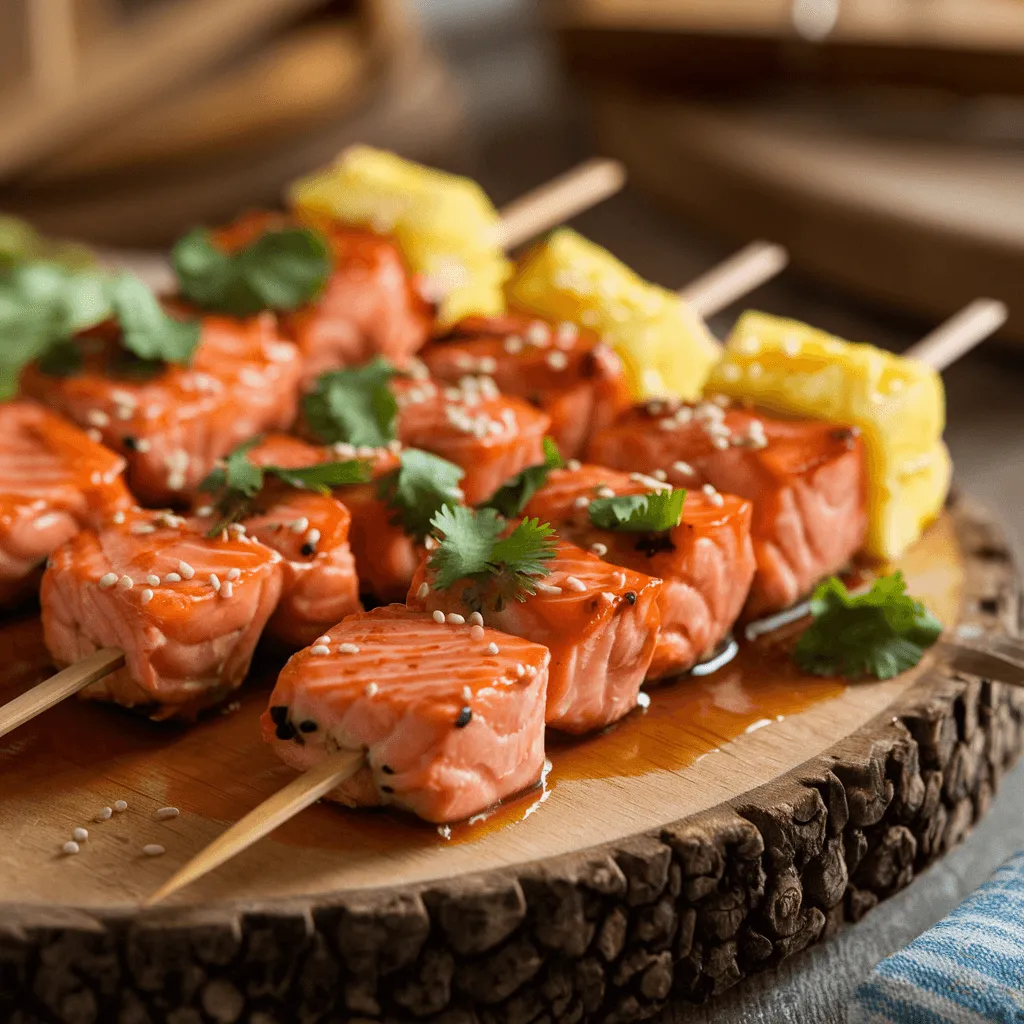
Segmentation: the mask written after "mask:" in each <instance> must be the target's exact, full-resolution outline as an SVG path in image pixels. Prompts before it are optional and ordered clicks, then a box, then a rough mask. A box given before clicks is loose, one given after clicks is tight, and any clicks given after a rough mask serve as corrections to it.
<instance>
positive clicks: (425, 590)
mask: <svg viewBox="0 0 1024 1024" xmlns="http://www.w3.org/2000/svg"><path fill="white" fill-rule="evenodd" d="M429 593H430V584H429V583H426V582H424V583H421V584H420V585H419V587H418V588H417V590H416V596H417V597H418V598H419V599H420V600H421V601H422V600H423V598H425V597H426V596H427V594H429Z"/></svg>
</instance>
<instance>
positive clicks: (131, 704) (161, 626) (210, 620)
mask: <svg viewBox="0 0 1024 1024" xmlns="http://www.w3.org/2000/svg"><path fill="white" fill-rule="evenodd" d="M118 520H119V521H118V522H115V523H112V524H111V525H108V526H106V527H104V528H103V529H101V530H98V531H96V530H83V531H81V532H80V533H78V534H77V535H76V536H75V537H73V538H72V539H71V540H70V541H68V542H67V543H66V544H64V545H62V546H61V547H59V548H58V549H57V550H56V551H54V552H53V554H51V556H50V559H49V563H48V565H47V569H46V571H45V573H44V574H43V584H42V592H41V599H42V606H43V634H44V639H45V642H46V646H47V649H48V650H49V652H50V654H51V656H52V657H53V660H54V662H55V664H57V665H58V666H64V665H72V664H74V663H76V662H79V661H80V660H82V659H83V658H86V657H87V656H89V655H90V654H92V653H93V652H96V651H101V650H109V649H111V648H119V649H120V650H122V651H123V652H124V660H125V665H124V668H121V669H118V670H117V671H114V672H111V673H109V674H107V675H106V676H104V677H102V678H100V679H98V680H97V681H95V682H93V683H91V684H90V685H88V686H86V687H85V689H84V690H82V695H83V697H85V698H87V699H91V700H102V701H109V702H114V703H117V704H120V705H122V706H123V707H128V708H137V709H139V710H141V711H144V712H145V713H146V714H148V715H149V716H150V717H151V718H154V719H166V718H185V719H191V718H194V717H195V715H196V714H197V713H198V712H199V711H201V710H202V709H203V708H207V707H210V706H211V705H214V704H216V703H218V702H220V701H221V700H223V699H224V697H226V696H227V695H228V694H229V693H231V692H232V691H233V690H235V689H237V687H239V686H240V685H241V684H242V681H243V680H244V678H245V675H246V673H247V672H248V670H249V662H250V660H251V658H252V653H253V649H254V648H255V646H256V642H257V640H258V639H259V637H260V634H261V633H262V631H263V628H264V626H265V625H266V624H267V622H268V620H269V619H270V616H271V614H272V613H273V611H274V608H275V607H276V606H277V602H278V598H279V597H280V594H281V556H280V555H278V554H277V552H276V551H272V550H271V549H270V548H267V547H265V546H264V545H262V544H260V543H259V542H257V541H255V540H253V539H252V538H250V537H248V536H246V535H245V533H244V532H243V531H241V530H233V531H230V533H228V534H227V535H226V536H225V537H217V538H210V537H207V536H206V533H205V532H204V530H203V529H202V526H201V524H198V523H196V521H194V520H187V519H183V518H181V517H180V516H175V515H173V514H171V513H169V512H148V511H143V510H141V509H135V510H133V511H131V512H129V513H127V515H125V516H124V517H123V519H122V518H121V517H120V516H118Z"/></svg>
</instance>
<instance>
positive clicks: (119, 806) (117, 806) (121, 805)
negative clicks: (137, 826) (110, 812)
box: [114, 800, 128, 814]
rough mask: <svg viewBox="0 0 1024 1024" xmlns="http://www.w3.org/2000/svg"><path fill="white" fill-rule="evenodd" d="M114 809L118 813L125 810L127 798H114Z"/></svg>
mask: <svg viewBox="0 0 1024 1024" xmlns="http://www.w3.org/2000/svg"><path fill="white" fill-rule="evenodd" d="M114 810H115V811H117V813H118V814H120V813H121V812H122V811H127V810H128V801H127V800H115V801H114Z"/></svg>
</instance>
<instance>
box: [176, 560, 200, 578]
mask: <svg viewBox="0 0 1024 1024" xmlns="http://www.w3.org/2000/svg"><path fill="white" fill-rule="evenodd" d="M178 572H180V573H181V578H182V579H183V580H190V579H192V577H193V576H195V574H196V571H195V569H193V568H192V566H191V565H189V564H188V562H184V561H180V562H178Z"/></svg>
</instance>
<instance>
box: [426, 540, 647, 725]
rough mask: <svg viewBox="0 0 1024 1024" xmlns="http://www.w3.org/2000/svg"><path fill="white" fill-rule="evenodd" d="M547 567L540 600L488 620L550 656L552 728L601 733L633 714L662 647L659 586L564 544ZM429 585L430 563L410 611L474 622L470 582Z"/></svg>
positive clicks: (513, 604)
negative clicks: (656, 650)
mask: <svg viewBox="0 0 1024 1024" xmlns="http://www.w3.org/2000/svg"><path fill="white" fill-rule="evenodd" d="M545 565H546V567H547V568H548V569H549V570H550V574H549V575H547V576H545V577H544V579H543V580H542V581H539V582H538V583H537V584H536V587H537V592H536V593H535V594H533V595H532V596H529V597H527V598H526V599H525V600H524V601H510V602H508V603H506V604H505V605H504V606H503V607H502V608H501V609H500V610H493V609H490V610H485V611H484V612H483V616H484V619H485V621H486V623H487V625H489V626H492V627H494V628H495V629H500V630H501V631H502V632H504V633H511V634H512V635H513V636H521V637H523V638H524V639H526V640H532V641H533V642H534V643H538V644H543V645H544V646H545V647H547V648H548V650H550V651H551V668H550V672H549V680H548V702H547V722H548V725H550V726H551V727H552V728H554V729H559V730H561V731H563V732H570V733H584V732H591V731H593V730H595V729H603V728H604V727H605V726H606V725H610V724H611V723H612V722H617V721H618V720H619V719H620V718H622V717H623V716H624V715H627V714H629V712H630V711H632V710H633V708H634V707H636V704H637V694H638V693H639V692H640V687H641V685H642V684H643V681H644V677H645V676H646V674H647V670H648V668H649V667H650V664H651V659H652V657H653V656H654V648H655V644H656V642H657V639H658V626H659V622H660V618H661V614H660V611H659V608H658V594H659V592H660V590H661V580H659V579H652V578H651V577H650V576H645V575H643V574H641V573H638V572H635V571H634V570H632V569H622V568H619V567H618V566H614V565H609V564H608V563H607V562H603V561H602V560H601V559H600V558H598V557H597V556H596V555H592V554H590V553H589V552H587V551H584V550H582V549H581V548H578V547H576V545H575V544H570V543H569V542H568V541H565V540H559V541H558V544H557V547H556V553H555V557H554V558H553V559H551V560H550V561H548V562H546V563H545ZM431 581H432V572H431V570H430V569H429V567H428V566H427V559H426V558H425V559H424V560H423V562H422V563H421V564H420V567H419V568H418V569H417V572H416V576H415V577H414V578H413V581H412V586H411V588H410V590H409V598H408V603H409V605H410V606H412V607H414V608H425V609H427V610H428V611H431V612H433V611H441V612H444V613H446V614H451V613H455V614H456V615H461V616H463V617H468V616H470V615H471V614H472V612H473V611H474V603H475V602H474V601H473V598H472V596H471V595H472V588H471V584H470V582H469V581H468V580H465V581H462V583H460V584H456V585H455V586H453V587H450V588H448V589H447V590H441V591H438V590H434V589H432V587H431Z"/></svg>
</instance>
